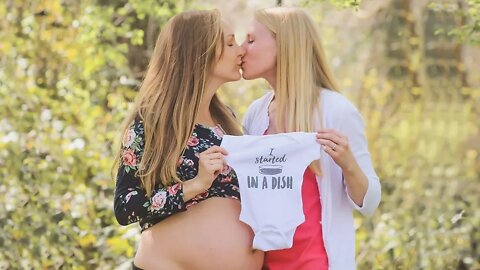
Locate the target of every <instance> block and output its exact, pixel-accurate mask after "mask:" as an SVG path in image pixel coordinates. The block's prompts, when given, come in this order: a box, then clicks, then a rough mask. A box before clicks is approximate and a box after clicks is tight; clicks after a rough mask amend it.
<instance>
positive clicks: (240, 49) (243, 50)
mask: <svg viewBox="0 0 480 270" xmlns="http://www.w3.org/2000/svg"><path fill="white" fill-rule="evenodd" d="M246 52H247V49H246V48H245V47H244V46H243V44H242V45H241V46H240V48H239V54H238V55H239V56H241V57H243V56H245V53H246Z"/></svg>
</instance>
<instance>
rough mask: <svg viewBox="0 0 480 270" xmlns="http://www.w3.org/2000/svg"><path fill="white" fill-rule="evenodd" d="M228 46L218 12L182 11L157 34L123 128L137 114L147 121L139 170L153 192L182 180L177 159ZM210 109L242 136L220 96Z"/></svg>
mask: <svg viewBox="0 0 480 270" xmlns="http://www.w3.org/2000/svg"><path fill="white" fill-rule="evenodd" d="M223 45H224V39H223V31H222V26H221V18H220V13H219V12H218V11H217V10H210V11H189V12H183V13H180V14H178V15H176V16H174V17H172V18H171V19H170V20H169V21H168V22H167V23H166V25H165V26H164V28H163V29H162V31H161V33H160V35H159V36H158V39H157V42H156V45H155V49H154V51H153V55H152V57H151V59H150V63H149V66H148V69H147V72H146V75H145V78H144V80H143V82H142V85H141V87H140V91H139V93H138V95H137V98H136V100H135V104H134V107H133V110H132V111H131V112H130V114H129V116H128V117H127V119H126V120H125V123H124V128H123V131H125V130H126V129H128V128H129V126H130V125H131V123H132V121H134V119H135V118H137V117H139V118H140V119H141V120H142V121H143V124H144V127H145V147H144V150H143V155H142V159H141V162H140V164H139V169H138V171H137V172H136V173H137V176H138V177H140V179H141V181H142V184H143V187H144V188H145V190H146V192H147V195H148V196H151V195H152V190H153V188H154V187H155V184H162V185H163V186H168V185H171V184H173V183H175V182H180V181H181V180H180V179H179V178H178V176H177V171H176V169H177V162H178V159H179V158H180V156H181V155H182V153H183V151H184V149H185V146H186V144H187V141H188V139H189V137H190V135H191V134H192V132H193V129H194V125H195V118H196V116H197V113H198V109H199V106H200V102H201V100H202V97H203V95H204V91H205V83H206V81H207V79H208V76H209V75H210V74H211V72H212V70H213V66H214V64H215V63H216V61H217V60H218V58H219V57H221V55H222V53H223ZM219 48H221V49H220V50H219ZM218 52H220V53H218ZM209 110H210V112H211V114H212V116H213V118H214V120H216V121H217V122H218V123H219V124H221V125H222V127H223V129H224V130H225V132H226V133H228V134H235V135H240V134H241V131H240V128H239V125H238V123H237V121H236V119H235V117H234V116H233V115H232V113H231V111H230V110H229V109H228V108H227V107H226V106H225V105H224V104H223V103H222V102H221V101H220V99H219V98H218V97H217V96H216V95H214V96H213V98H212V100H211V103H210V108H209ZM120 154H121V153H119V155H118V156H117V159H118V157H119V156H120ZM117 163H118V161H117Z"/></svg>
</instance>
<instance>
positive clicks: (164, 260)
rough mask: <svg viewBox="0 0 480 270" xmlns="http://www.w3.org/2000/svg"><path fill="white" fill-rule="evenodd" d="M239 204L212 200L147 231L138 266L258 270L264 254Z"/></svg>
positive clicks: (139, 253) (139, 254)
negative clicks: (255, 246)
mask: <svg viewBox="0 0 480 270" xmlns="http://www.w3.org/2000/svg"><path fill="white" fill-rule="evenodd" d="M239 215H240V202H239V201H238V200H234V199H228V198H209V199H207V200H204V201H202V202H200V203H199V204H197V205H194V206H191V207H189V208H188V210H187V211H185V212H182V213H178V214H175V215H173V216H171V217H168V218H167V219H165V220H164V221H162V222H159V223H158V224H156V225H154V226H153V227H151V228H149V229H147V230H145V231H144V232H143V233H142V235H141V237H140V243H139V248H138V250H137V254H136V256H135V264H136V265H137V266H138V267H140V268H143V269H146V270H150V269H152V270H153V269H155V270H157V269H158V270H163V269H165V270H167V269H168V270H216V269H218V270H224V269H231V270H236V269H238V270H258V269H261V268H262V264H263V252H261V251H258V250H253V249H252V239H253V232H252V230H251V229H250V227H249V226H248V225H246V224H244V223H243V222H241V221H239Z"/></svg>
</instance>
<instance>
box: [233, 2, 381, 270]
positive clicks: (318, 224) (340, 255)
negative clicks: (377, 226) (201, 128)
mask: <svg viewBox="0 0 480 270" xmlns="http://www.w3.org/2000/svg"><path fill="white" fill-rule="evenodd" d="M242 46H243V47H244V48H245V50H246V52H245V55H244V57H243V61H244V62H243V65H242V68H243V77H244V78H245V79H247V80H251V79H256V78H264V79H266V80H267V82H268V83H269V84H270V86H271V87H272V89H273V91H270V92H268V93H267V94H265V95H264V96H263V97H261V98H259V99H258V100H256V101H254V102H253V103H252V105H251V106H250V107H249V109H248V111H247V113H246V115H245V118H244V129H245V133H247V134H252V135H262V134H273V133H281V132H293V131H306V132H316V131H317V142H319V143H320V144H321V145H322V146H323V147H322V148H323V149H324V150H323V151H322V159H321V162H320V163H317V162H315V163H312V164H311V165H310V166H309V168H308V169H307V170H306V171H305V174H304V181H303V185H302V200H303V210H304V214H305V222H304V223H303V224H302V225H300V226H299V227H297V229H296V232H295V235H294V240H293V246H292V248H290V249H285V250H277V251H270V252H266V254H265V263H264V265H265V268H266V269H270V270H278V269H302V270H314V269H315V270H323V269H325V270H326V269H331V270H350V269H355V230H354V224H353V210H358V211H359V212H360V213H362V214H364V215H369V214H371V213H373V211H374V210H375V209H376V208H377V206H378V204H379V203H380V196H381V189H380V183H379V179H378V177H377V175H376V173H375V171H374V168H373V165H372V161H371V159H370V154H369V152H368V146H367V140H366V137H365V131H364V124H363V121H362V118H361V116H360V114H359V112H358V111H357V109H356V108H355V107H354V106H353V105H352V103H350V102H349V101H348V100H347V99H346V98H345V97H344V96H342V95H341V94H340V93H339V92H338V91H337V89H338V88H337V86H336V84H335V82H334V79H333V76H332V74H331V72H330V69H329V67H328V65H327V61H326V58H325V55H324V51H323V49H322V46H321V43H320V38H319V35H318V32H317V30H316V28H315V24H314V22H313V20H312V19H311V18H310V17H309V16H308V15H307V14H306V13H305V12H304V11H302V10H301V9H297V8H285V7H277V8H269V9H263V10H259V11H257V12H256V13H255V19H254V21H253V22H252V24H251V27H250V30H249V32H248V34H247V39H246V40H245V42H244V43H243V44H242ZM319 198H320V199H319Z"/></svg>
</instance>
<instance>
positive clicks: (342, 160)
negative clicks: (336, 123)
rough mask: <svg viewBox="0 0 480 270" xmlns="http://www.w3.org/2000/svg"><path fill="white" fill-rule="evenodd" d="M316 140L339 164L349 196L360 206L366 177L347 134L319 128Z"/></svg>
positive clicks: (365, 189) (366, 181) (365, 187)
mask: <svg viewBox="0 0 480 270" xmlns="http://www.w3.org/2000/svg"><path fill="white" fill-rule="evenodd" d="M317 142H318V143H319V144H321V145H322V147H323V149H324V150H325V152H327V153H328V154H329V155H330V156H331V157H332V159H333V161H335V163H337V165H338V166H340V168H341V169H342V174H343V177H344V180H345V184H346V186H347V190H348V194H349V196H350V198H351V199H352V200H353V201H354V202H355V203H356V204H357V205H358V206H360V207H361V206H362V205H363V199H364V197H365V193H366V192H367V189H368V179H367V177H366V176H365V174H364V173H363V171H362V169H361V168H360V166H359V165H358V163H357V161H356V160H355V157H354V155H353V153H352V151H351V149H350V145H349V143H348V138H347V136H345V135H343V134H341V133H339V132H338V131H336V130H334V129H321V130H319V131H318V132H317Z"/></svg>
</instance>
